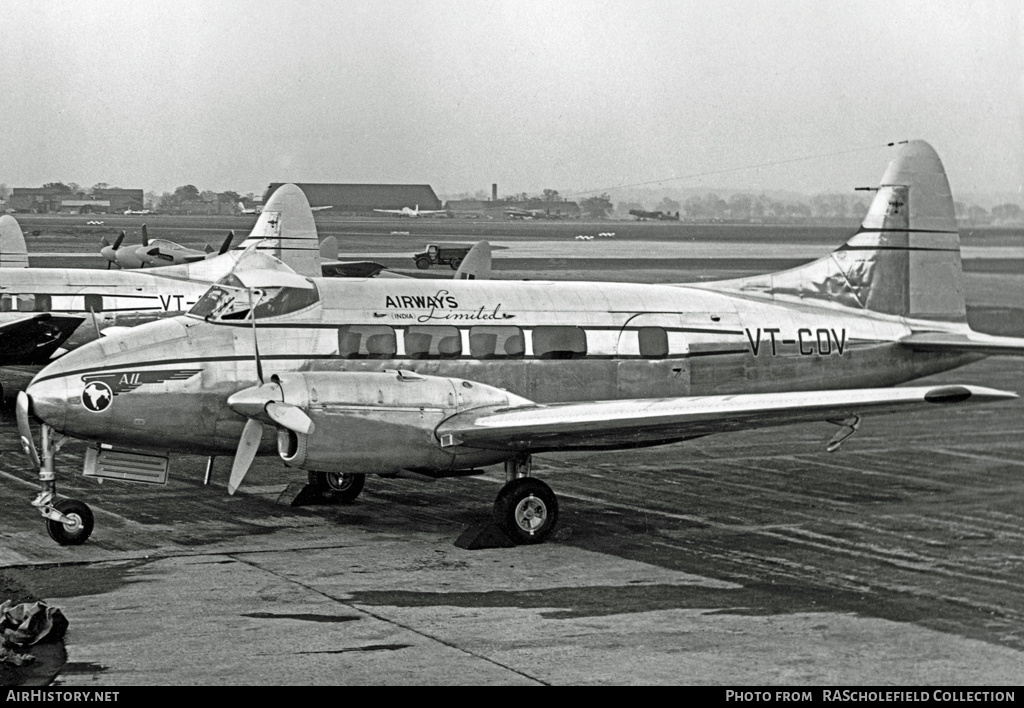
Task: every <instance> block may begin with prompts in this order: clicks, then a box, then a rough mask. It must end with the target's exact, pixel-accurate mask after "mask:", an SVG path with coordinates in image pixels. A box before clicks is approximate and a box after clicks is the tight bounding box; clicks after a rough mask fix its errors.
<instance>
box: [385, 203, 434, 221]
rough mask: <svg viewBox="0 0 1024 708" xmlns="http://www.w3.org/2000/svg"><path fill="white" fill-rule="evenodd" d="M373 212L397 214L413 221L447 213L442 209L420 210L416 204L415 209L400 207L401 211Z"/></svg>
mask: <svg viewBox="0 0 1024 708" xmlns="http://www.w3.org/2000/svg"><path fill="white" fill-rule="evenodd" d="M374 211H376V212H379V213H381V214H397V215H398V216H408V217H410V218H413V219H415V218H416V217H419V216H432V215H433V214H447V213H448V212H447V211H445V210H444V209H420V205H419V204H417V205H416V208H415V209H410V208H409V207H402V208H401V209H374Z"/></svg>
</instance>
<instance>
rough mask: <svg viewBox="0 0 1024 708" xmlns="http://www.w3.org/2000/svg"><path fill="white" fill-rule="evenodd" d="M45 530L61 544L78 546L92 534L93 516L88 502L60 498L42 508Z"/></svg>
mask: <svg viewBox="0 0 1024 708" xmlns="http://www.w3.org/2000/svg"><path fill="white" fill-rule="evenodd" d="M42 511H43V516H45V517H46V532H47V533H48V534H50V538H52V539H53V540H54V541H56V542H57V543H59V544H60V545H62V546H79V545H81V544H83V543H85V542H86V541H87V540H88V538H89V536H91V535H92V527H93V517H92V510H91V509H90V508H89V505H88V504H85V503H83V502H80V501H78V500H77V499H62V500H61V501H59V502H57V503H56V504H54V505H53V506H52V507H50V508H49V511H47V510H45V509H43V510H42Z"/></svg>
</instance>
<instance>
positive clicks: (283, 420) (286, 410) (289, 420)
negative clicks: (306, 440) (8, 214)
mask: <svg viewBox="0 0 1024 708" xmlns="http://www.w3.org/2000/svg"><path fill="white" fill-rule="evenodd" d="M266 410H267V415H268V416H270V419H271V420H272V421H274V422H275V423H277V424H278V425H280V426H281V427H282V428H288V430H291V431H292V432H295V433H301V434H302V435H310V434H312V432H313V430H315V429H316V425H315V424H314V423H313V421H312V420H311V419H310V417H309V416H308V415H306V412H305V411H304V410H302V409H301V408H299V407H298V406H293V405H292V404H291V403H279V402H277V401H270V402H268V403H267V408H266Z"/></svg>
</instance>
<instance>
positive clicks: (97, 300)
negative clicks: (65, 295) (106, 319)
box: [85, 295, 103, 312]
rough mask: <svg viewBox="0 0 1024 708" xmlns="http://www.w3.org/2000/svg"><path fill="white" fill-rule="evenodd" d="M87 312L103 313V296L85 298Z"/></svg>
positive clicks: (87, 296)
mask: <svg viewBox="0 0 1024 708" xmlns="http://www.w3.org/2000/svg"><path fill="white" fill-rule="evenodd" d="M85 311H86V312H103V296H102V295H86V296H85Z"/></svg>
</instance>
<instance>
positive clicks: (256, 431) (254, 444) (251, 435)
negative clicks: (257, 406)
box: [228, 418, 263, 494]
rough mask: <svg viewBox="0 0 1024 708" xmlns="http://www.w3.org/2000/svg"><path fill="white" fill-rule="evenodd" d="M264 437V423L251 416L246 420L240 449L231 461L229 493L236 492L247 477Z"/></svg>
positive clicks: (239, 444)
mask: <svg viewBox="0 0 1024 708" xmlns="http://www.w3.org/2000/svg"><path fill="white" fill-rule="evenodd" d="M262 439H263V424H262V423H261V422H259V421H258V420H254V419H252V418H250V419H249V420H247V421H245V428H244V429H243V430H242V437H241V438H239V439H238V450H237V451H235V461H234V462H232V463H231V477H230V478H229V479H228V494H234V493H235V492H236V491H237V490H238V485H240V484H241V483H242V480H243V479H245V475H246V473H247V472H248V471H249V467H251V466H252V461H253V459H254V458H255V457H256V451H257V450H259V449H260V441H261V440H262Z"/></svg>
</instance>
